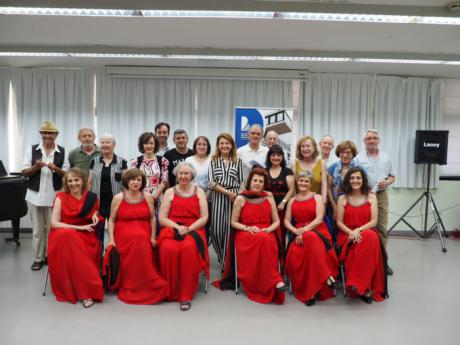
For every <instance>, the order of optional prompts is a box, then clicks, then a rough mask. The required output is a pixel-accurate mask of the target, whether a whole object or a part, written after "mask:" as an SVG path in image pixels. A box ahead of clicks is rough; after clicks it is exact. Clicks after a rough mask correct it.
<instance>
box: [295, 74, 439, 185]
mask: <svg viewBox="0 0 460 345" xmlns="http://www.w3.org/2000/svg"><path fill="white" fill-rule="evenodd" d="M302 95H303V102H301V105H302V106H301V116H300V126H299V127H300V130H299V136H300V135H303V134H311V135H313V136H314V137H315V138H318V139H319V138H321V137H322V136H323V135H325V134H331V135H332V136H333V137H334V138H335V143H336V144H337V143H339V142H340V141H342V140H353V141H354V142H355V143H356V145H357V147H358V148H360V149H361V150H362V149H364V147H363V146H364V145H363V134H364V132H365V131H366V129H369V128H375V129H377V130H378V131H379V133H380V138H381V144H380V149H381V150H382V151H384V152H386V153H388V154H389V155H390V158H391V160H392V164H393V170H394V172H395V174H396V182H395V184H394V187H401V188H414V187H415V188H420V187H423V185H424V176H425V171H424V169H425V168H426V167H425V165H423V166H422V165H415V164H414V163H413V159H414V141H415V140H414V139H415V131H416V130H417V129H438V126H440V123H441V109H440V98H441V87H440V82H439V81H438V80H433V79H429V78H403V77H387V76H373V75H347V74H329V73H326V74H322V73H312V74H310V75H308V77H307V80H306V81H305V82H304V83H303V92H302ZM434 171H435V173H434V174H433V178H432V185H433V186H435V187H436V185H437V179H436V175H437V168H436V167H435V169H434Z"/></svg>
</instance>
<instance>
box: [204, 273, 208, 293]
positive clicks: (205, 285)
mask: <svg viewBox="0 0 460 345" xmlns="http://www.w3.org/2000/svg"><path fill="white" fill-rule="evenodd" d="M203 278H204V293H205V294H208V277H206V272H205V271H203Z"/></svg>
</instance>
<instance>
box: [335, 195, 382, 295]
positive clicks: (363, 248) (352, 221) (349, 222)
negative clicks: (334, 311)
mask: <svg viewBox="0 0 460 345" xmlns="http://www.w3.org/2000/svg"><path fill="white" fill-rule="evenodd" d="M370 219H371V204H370V203H369V202H368V201H367V202H365V203H364V204H362V205H360V206H354V205H352V204H350V202H349V200H347V203H346V205H345V213H344V219H343V222H344V224H345V225H346V226H347V227H348V228H350V229H352V230H354V229H356V228H358V227H360V226H362V225H364V224H366V223H368V222H369V221H370ZM361 238H362V239H361V242H359V243H350V242H349V241H348V235H347V234H345V233H344V232H342V231H340V232H339V234H338V243H339V245H341V246H342V250H341V255H340V260H341V261H343V262H344V263H345V279H346V287H347V289H348V290H350V292H351V294H352V295H353V294H355V293H358V294H359V295H364V294H365V293H366V292H367V291H373V299H374V300H375V301H378V302H379V301H382V300H384V299H385V298H386V297H387V296H388V294H387V280H386V278H387V276H386V274H385V257H386V254H385V252H384V250H385V249H384V248H383V245H382V243H381V240H380V235H379V233H378V232H377V230H376V229H366V230H364V231H362V232H361Z"/></svg>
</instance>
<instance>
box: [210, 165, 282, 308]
mask: <svg viewBox="0 0 460 345" xmlns="http://www.w3.org/2000/svg"><path fill="white" fill-rule="evenodd" d="M267 180H268V176H267V172H266V171H265V169H263V168H260V167H256V168H253V169H252V170H251V172H250V173H249V176H248V179H247V185H246V190H245V191H244V192H242V193H241V194H240V195H238V196H237V197H236V199H235V203H234V205H233V212H232V228H233V229H234V230H233V232H234V241H232V240H230V246H229V248H232V251H233V246H234V252H235V253H236V258H234V255H230V254H229V255H227V261H226V263H225V270H224V274H223V277H222V280H220V281H217V282H214V285H215V286H217V287H219V288H220V289H222V290H225V289H229V288H234V277H235V274H236V275H237V277H238V280H239V281H240V282H241V285H242V287H243V289H244V292H245V293H246V296H247V297H248V298H249V299H250V300H252V301H255V302H259V303H275V304H283V303H284V297H285V296H284V291H285V289H286V285H285V284H284V281H283V278H282V277H281V274H280V271H279V263H280V257H281V253H282V250H281V248H280V246H279V242H278V241H277V238H276V232H277V230H278V228H279V225H280V220H279V218H278V212H277V210H276V204H275V201H274V200H273V197H272V196H271V195H270V194H269V193H267V192H266V191H265V189H266V187H267ZM232 254H233V253H232ZM235 259H236V262H237V265H236V266H237V270H238V272H235V271H234V268H235V265H234V260H235ZM232 261H233V262H232Z"/></svg>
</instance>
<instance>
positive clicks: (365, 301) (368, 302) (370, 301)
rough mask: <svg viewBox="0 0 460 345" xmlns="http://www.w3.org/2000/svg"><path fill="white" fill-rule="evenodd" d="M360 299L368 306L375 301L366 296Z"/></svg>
mask: <svg viewBox="0 0 460 345" xmlns="http://www.w3.org/2000/svg"><path fill="white" fill-rule="evenodd" d="M359 299H360V300H361V301H363V302H364V303H367V304H372V302H373V301H374V300H373V298H372V297H371V296H366V295H361V296H359Z"/></svg>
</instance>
